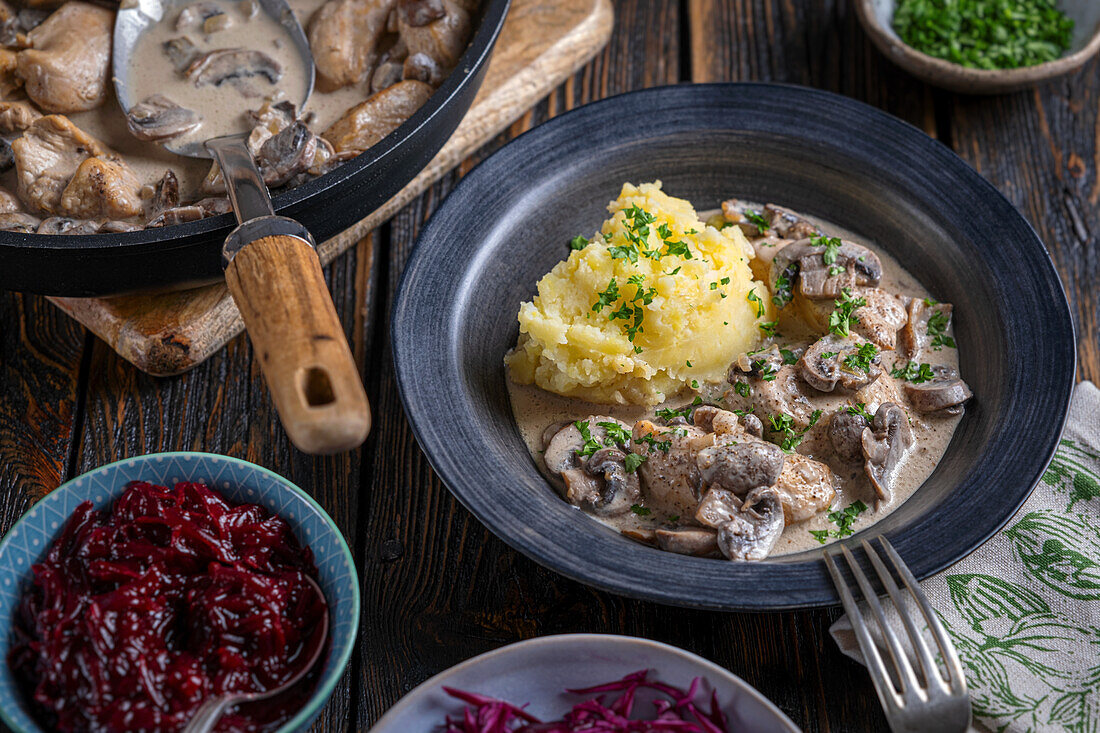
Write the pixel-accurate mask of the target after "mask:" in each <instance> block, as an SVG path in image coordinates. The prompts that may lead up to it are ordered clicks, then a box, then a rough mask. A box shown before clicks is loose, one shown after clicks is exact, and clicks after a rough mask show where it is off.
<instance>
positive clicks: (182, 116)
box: [126, 94, 202, 142]
mask: <svg viewBox="0 0 1100 733" xmlns="http://www.w3.org/2000/svg"><path fill="white" fill-rule="evenodd" d="M201 124H202V115H201V114H199V113H198V112H196V111H194V110H191V109H187V108H186V107H181V106H180V105H178V104H176V103H175V102H173V101H172V100H171V99H169V98H168V97H165V96H164V95H163V94H154V95H152V96H151V97H146V98H145V99H144V100H143V101H141V102H138V103H137V104H135V105H134V106H133V107H131V108H130V111H129V113H127V115H126V127H127V128H128V129H129V130H130V134H131V135H133V136H134V137H136V138H137V139H138V140H145V141H147V142H153V141H159V140H169V139H171V138H174V137H179V136H180V135H185V134H187V133H188V132H191V131H192V130H195V129H197V128H198V127H199V126H200V125H201Z"/></svg>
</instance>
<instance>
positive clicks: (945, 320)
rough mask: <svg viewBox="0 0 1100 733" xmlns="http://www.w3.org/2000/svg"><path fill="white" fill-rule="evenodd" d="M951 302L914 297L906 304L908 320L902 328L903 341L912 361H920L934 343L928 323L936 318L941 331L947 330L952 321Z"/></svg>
mask: <svg viewBox="0 0 1100 733" xmlns="http://www.w3.org/2000/svg"><path fill="white" fill-rule="evenodd" d="M952 310H953V307H952V305H951V304H950V303H936V302H934V301H928V300H927V299H925V298H913V299H912V300H910V301H909V305H908V306H906V309H905V311H906V314H907V320H906V323H905V327H904V328H902V330H901V341H902V344H903V345H904V346H905V351H906V353H907V354H908V355H909V358H910V359H911V360H912V361H919V360H920V357H921V354H923V353H924V350H925V349H927V348H928V347H929V346H930V345H931V343H932V336H930V335H929V334H928V324H929V322H930V321H932V320H933V319H935V322H936V323H937V325H938V326H939V327H940V331H941V332H942V331H943V330H946V328H947V327H948V326H949V325H950V323H951V311H952Z"/></svg>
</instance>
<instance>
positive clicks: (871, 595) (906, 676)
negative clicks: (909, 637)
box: [840, 545, 920, 697]
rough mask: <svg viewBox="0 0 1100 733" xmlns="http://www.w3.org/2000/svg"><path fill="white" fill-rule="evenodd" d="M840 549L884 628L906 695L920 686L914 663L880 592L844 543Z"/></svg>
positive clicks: (902, 690)
mask: <svg viewBox="0 0 1100 733" xmlns="http://www.w3.org/2000/svg"><path fill="white" fill-rule="evenodd" d="M840 551H841V552H842V553H844V559H845V560H847V561H848V567H849V568H851V569H852V575H854V576H855V578H856V582H857V583H858V584H859V589H860V591H861V592H862V593H863V598H864V600H866V601H867V606H868V607H869V608H870V609H871V613H872V614H873V615H874V617H875V621H877V622H878V625H879V628H880V629H882V638H883V639H884V640H885V641H886V650H887V651H888V652H889V653H890V658H891V659H892V660H893V661H894V668H895V669H896V670H897V673H898V680H899V681H900V682H901V694H902V697H905V696H907V695H908V694H909V693H910V692H912V691H914V690H917V689H919V688H920V683H919V682H918V681H917V676H916V674H915V673H914V671H913V665H911V664H910V663H909V657H908V656H906V654H905V649H904V648H903V647H902V646H901V642H900V641H898V636H897V634H896V633H894V627H893V626H891V625H890V622H889V621H887V620H886V614H885V613H884V612H883V610H882V604H880V603H879V600H878V593H876V592H875V590H874V588H872V587H871V582H870V581H869V580H868V579H867V575H866V574H865V573H864V572H863V570H861V569H860V567H859V563H857V562H856V559H855V556H854V555H852V553H851V551H849V550H848V548H847V547H845V546H844V545H841V546H840Z"/></svg>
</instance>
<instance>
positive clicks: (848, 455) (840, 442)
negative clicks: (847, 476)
mask: <svg viewBox="0 0 1100 733" xmlns="http://www.w3.org/2000/svg"><path fill="white" fill-rule="evenodd" d="M869 426H870V423H869V422H867V418H866V417H864V416H863V415H862V414H854V413H851V412H848V410H847V409H843V410H840V411H838V412H836V413H834V414H833V417H832V419H831V420H829V430H828V434H829V443H830V444H831V445H832V446H833V450H835V451H836V452H837V455H839V456H840V457H841V458H843V459H844V460H846V461H848V462H849V463H855V462H857V461H861V460H863V431H864V430H865V429H867V428H868V427H869Z"/></svg>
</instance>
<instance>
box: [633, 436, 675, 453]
mask: <svg viewBox="0 0 1100 733" xmlns="http://www.w3.org/2000/svg"><path fill="white" fill-rule="evenodd" d="M634 442H635V443H644V444H645V445H647V446H649V447H650V448H656V449H657V450H659V451H661V452H662V453H668V452H669V451H670V450H672V441H671V440H657V438H655V437H653V433H649V434H648V435H643V436H642V437H640V438H638V439H637V440H635V441H634Z"/></svg>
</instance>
